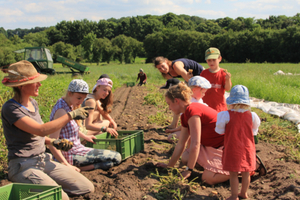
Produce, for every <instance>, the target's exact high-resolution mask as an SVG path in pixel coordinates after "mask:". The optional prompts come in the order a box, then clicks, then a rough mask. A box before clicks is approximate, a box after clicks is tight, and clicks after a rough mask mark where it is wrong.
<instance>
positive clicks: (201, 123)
mask: <svg viewBox="0 0 300 200" xmlns="http://www.w3.org/2000/svg"><path fill="white" fill-rule="evenodd" d="M192 95H193V92H192V90H191V89H190V88H189V87H188V86H187V85H186V84H185V83H184V82H181V83H179V84H178V85H175V86H172V87H170V88H169V89H168V91H167V92H166V94H165V99H166V102H167V104H168V105H169V109H170V110H172V111H173V112H174V113H175V114H177V115H179V114H180V113H183V114H182V115H181V125H182V126H181V130H180V134H179V138H178V142H177V144H176V147H175V149H174V151H173V154H172V156H171V158H170V160H169V163H168V164H165V163H158V164H157V166H158V167H174V165H175V164H176V163H177V161H178V160H179V158H180V157H181V162H182V163H183V164H184V165H186V166H187V167H186V169H185V170H184V171H183V172H182V173H181V174H182V176H183V178H185V179H186V178H188V177H189V176H191V173H192V172H193V169H194V167H195V165H196V163H198V164H199V165H201V166H202V167H203V168H204V171H203V174H202V180H203V181H205V182H206V183H207V184H210V185H214V184H217V183H221V182H224V181H227V180H228V179H229V172H228V171H225V170H223V166H222V153H223V145H224V135H219V134H218V133H216V132H215V126H216V121H217V114H218V113H217V111H216V110H214V109H212V108H210V107H208V106H206V105H204V104H201V103H191V101H190V100H191V97H192ZM189 139H190V145H189V147H188V148H187V149H186V145H187V142H188V140H189Z"/></svg>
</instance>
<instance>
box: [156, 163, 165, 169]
mask: <svg viewBox="0 0 300 200" xmlns="http://www.w3.org/2000/svg"><path fill="white" fill-rule="evenodd" d="M156 167H162V168H167V167H168V165H167V164H166V163H157V164H156Z"/></svg>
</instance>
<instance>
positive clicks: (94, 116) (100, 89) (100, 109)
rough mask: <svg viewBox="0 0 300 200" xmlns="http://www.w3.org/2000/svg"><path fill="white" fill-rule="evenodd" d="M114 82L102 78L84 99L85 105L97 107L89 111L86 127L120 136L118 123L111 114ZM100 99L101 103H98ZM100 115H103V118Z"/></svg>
mask: <svg viewBox="0 0 300 200" xmlns="http://www.w3.org/2000/svg"><path fill="white" fill-rule="evenodd" d="M112 86H113V82H112V80H111V79H109V78H100V79H99V80H97V82H96V84H95V86H94V87H93V89H92V93H90V94H88V95H87V97H86V98H85V100H84V101H83V103H82V105H83V106H90V107H93V108H95V109H93V110H90V111H89V117H88V118H86V119H85V122H84V124H85V128H86V129H87V130H90V131H95V132H97V131H98V132H100V131H101V132H108V133H109V134H111V135H112V136H118V132H117V127H116V123H113V122H114V121H112V120H110V121H109V120H107V119H111V117H110V116H109V113H110V112H111V107H112V104H113V94H112V91H111V90H112ZM98 101H100V103H101V104H100V103H97V102H98ZM100 116H103V118H101V117H100Z"/></svg>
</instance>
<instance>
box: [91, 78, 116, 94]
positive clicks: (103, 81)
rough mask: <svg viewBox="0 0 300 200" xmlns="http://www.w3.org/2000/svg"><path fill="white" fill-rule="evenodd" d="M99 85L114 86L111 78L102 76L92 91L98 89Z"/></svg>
mask: <svg viewBox="0 0 300 200" xmlns="http://www.w3.org/2000/svg"><path fill="white" fill-rule="evenodd" d="M98 85H107V86H109V87H111V88H112V86H113V82H112V80H110V79H109V78H100V79H99V80H98V81H97V83H96V84H95V85H94V87H93V90H92V92H94V90H95V89H96V87H97V86H98Z"/></svg>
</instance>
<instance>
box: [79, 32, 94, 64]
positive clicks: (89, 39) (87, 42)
mask: <svg viewBox="0 0 300 200" xmlns="http://www.w3.org/2000/svg"><path fill="white" fill-rule="evenodd" d="M95 40H96V34H94V33H93V32H91V33H89V34H87V35H86V36H84V37H83V40H82V42H81V46H82V47H83V49H84V51H85V53H84V58H85V59H86V60H87V61H88V62H91V61H92V57H93V52H92V51H93V44H94V41H95Z"/></svg>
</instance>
